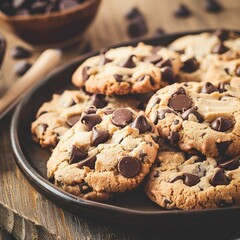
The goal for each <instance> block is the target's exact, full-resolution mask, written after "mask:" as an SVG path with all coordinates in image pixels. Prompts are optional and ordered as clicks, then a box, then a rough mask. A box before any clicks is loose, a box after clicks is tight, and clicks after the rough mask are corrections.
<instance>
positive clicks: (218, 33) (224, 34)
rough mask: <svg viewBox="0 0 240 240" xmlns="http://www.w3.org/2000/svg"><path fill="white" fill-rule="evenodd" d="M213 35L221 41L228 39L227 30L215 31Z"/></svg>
mask: <svg viewBox="0 0 240 240" xmlns="http://www.w3.org/2000/svg"><path fill="white" fill-rule="evenodd" d="M214 34H215V35H216V36H217V37H218V38H219V39H220V40H221V41H225V40H227V39H228V37H229V30H226V29H217V30H216V31H215V32H214Z"/></svg>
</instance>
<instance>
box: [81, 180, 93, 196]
mask: <svg viewBox="0 0 240 240" xmlns="http://www.w3.org/2000/svg"><path fill="white" fill-rule="evenodd" d="M78 186H79V190H80V192H81V193H82V194H87V193H89V192H91V191H92V190H93V189H92V188H91V187H89V186H88V184H87V183H85V182H82V183H80V184H78Z"/></svg>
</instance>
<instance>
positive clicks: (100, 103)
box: [89, 94, 108, 108]
mask: <svg viewBox="0 0 240 240" xmlns="http://www.w3.org/2000/svg"><path fill="white" fill-rule="evenodd" d="M89 103H90V104H91V105H93V106H95V107H96V108H104V107H105V106H106V105H107V104H108V103H107V101H106V100H105V96H104V95H101V94H93V95H92V96H91V98H90V100H89Z"/></svg>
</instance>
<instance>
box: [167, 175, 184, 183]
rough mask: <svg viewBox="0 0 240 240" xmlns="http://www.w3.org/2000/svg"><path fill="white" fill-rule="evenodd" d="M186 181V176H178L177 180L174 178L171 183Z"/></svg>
mask: <svg viewBox="0 0 240 240" xmlns="http://www.w3.org/2000/svg"><path fill="white" fill-rule="evenodd" d="M183 179H184V176H181V175H180V176H176V177H175V178H173V179H172V180H171V181H170V183H174V182H176V181H177V180H183Z"/></svg>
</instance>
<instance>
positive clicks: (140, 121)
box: [131, 115, 152, 134]
mask: <svg viewBox="0 0 240 240" xmlns="http://www.w3.org/2000/svg"><path fill="white" fill-rule="evenodd" d="M131 127H133V128H137V129H138V130H139V133H140V134H142V133H145V132H148V131H151V130H152V126H151V125H150V124H149V122H148V120H147V119H146V117H145V116H144V115H140V116H138V117H137V118H136V119H135V120H134V121H133V122H132V124H131Z"/></svg>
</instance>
